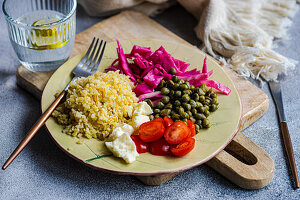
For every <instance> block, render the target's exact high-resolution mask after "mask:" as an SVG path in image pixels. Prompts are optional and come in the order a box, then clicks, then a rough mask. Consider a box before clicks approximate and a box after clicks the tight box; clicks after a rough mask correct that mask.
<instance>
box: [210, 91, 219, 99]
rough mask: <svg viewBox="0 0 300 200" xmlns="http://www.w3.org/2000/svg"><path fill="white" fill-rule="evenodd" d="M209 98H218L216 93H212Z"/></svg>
mask: <svg viewBox="0 0 300 200" xmlns="http://www.w3.org/2000/svg"><path fill="white" fill-rule="evenodd" d="M209 96H210V98H217V94H216V93H215V92H213V93H211V94H210V95H209Z"/></svg>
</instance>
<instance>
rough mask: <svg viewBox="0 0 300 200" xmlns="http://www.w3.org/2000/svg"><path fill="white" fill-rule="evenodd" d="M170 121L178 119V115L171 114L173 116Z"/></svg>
mask: <svg viewBox="0 0 300 200" xmlns="http://www.w3.org/2000/svg"><path fill="white" fill-rule="evenodd" d="M172 119H174V120H178V119H180V115H178V114H173V115H172Z"/></svg>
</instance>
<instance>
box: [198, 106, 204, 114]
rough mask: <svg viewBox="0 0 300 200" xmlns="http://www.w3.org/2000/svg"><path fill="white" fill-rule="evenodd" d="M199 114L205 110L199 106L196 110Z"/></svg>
mask: <svg viewBox="0 0 300 200" xmlns="http://www.w3.org/2000/svg"><path fill="white" fill-rule="evenodd" d="M197 109H198V111H199V113H204V111H205V109H204V106H200V107H198V108H197Z"/></svg>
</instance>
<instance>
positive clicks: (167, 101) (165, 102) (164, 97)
mask: <svg viewBox="0 0 300 200" xmlns="http://www.w3.org/2000/svg"><path fill="white" fill-rule="evenodd" d="M161 101H162V102H163V103H164V104H167V103H169V101H170V97H168V96H163V97H162V98H161Z"/></svg>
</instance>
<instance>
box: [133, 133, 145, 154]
mask: <svg viewBox="0 0 300 200" xmlns="http://www.w3.org/2000/svg"><path fill="white" fill-rule="evenodd" d="M130 137H131V139H132V140H133V141H134V143H135V146H136V150H137V152H138V153H146V152H148V151H149V145H148V143H146V142H143V141H142V140H141V139H140V138H139V136H138V135H132V136H130Z"/></svg>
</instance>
